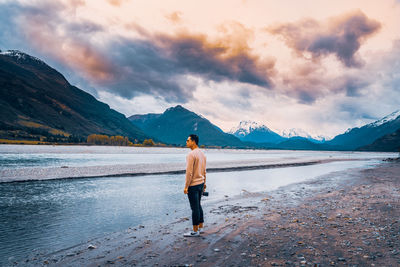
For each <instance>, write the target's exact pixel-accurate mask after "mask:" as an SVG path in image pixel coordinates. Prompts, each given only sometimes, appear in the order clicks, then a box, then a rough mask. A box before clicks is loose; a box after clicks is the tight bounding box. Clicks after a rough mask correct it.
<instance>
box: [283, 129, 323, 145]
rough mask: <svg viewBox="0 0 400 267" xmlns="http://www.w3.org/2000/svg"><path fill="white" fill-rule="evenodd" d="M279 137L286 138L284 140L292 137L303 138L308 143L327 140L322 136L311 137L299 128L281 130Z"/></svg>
mask: <svg viewBox="0 0 400 267" xmlns="http://www.w3.org/2000/svg"><path fill="white" fill-rule="evenodd" d="M281 136H283V137H286V138H292V137H304V138H306V139H309V140H310V141H317V142H325V141H326V140H327V139H329V138H328V137H326V136H323V135H317V136H315V135H311V134H309V133H308V132H306V131H304V130H303V129H299V128H292V129H289V130H283V131H282V132H281Z"/></svg>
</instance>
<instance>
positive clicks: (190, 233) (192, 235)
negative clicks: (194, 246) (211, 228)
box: [183, 231, 200, 237]
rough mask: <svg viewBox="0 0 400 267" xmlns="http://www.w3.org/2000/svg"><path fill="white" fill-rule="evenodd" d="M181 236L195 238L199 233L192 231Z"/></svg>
mask: <svg viewBox="0 0 400 267" xmlns="http://www.w3.org/2000/svg"><path fill="white" fill-rule="evenodd" d="M183 236H185V237H196V236H200V233H199V231H197V232H194V231H190V232H188V233H185V234H183Z"/></svg>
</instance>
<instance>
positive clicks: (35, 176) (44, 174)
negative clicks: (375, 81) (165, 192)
mask: <svg viewBox="0 0 400 267" xmlns="http://www.w3.org/2000/svg"><path fill="white" fill-rule="evenodd" d="M369 160H373V159H371V158H365V159H362V158H358V159H343V158H336V159H335V158H331V159H315V160H308V161H298V160H285V162H284V163H282V162H281V161H271V160H269V163H268V160H244V161H220V162H209V163H208V168H207V172H231V171H248V170H260V169H272V168H287V167H300V166H309V165H316V164H324V163H330V162H338V161H369ZM185 168H186V165H185V163H160V164H131V165H110V166H107V165H103V166H87V167H68V166H61V167H47V168H40V167H32V168H19V169H6V170H0V183H11V182H26V181H44V180H58V179H86V178H108V177H133V176H147V175H166V174H184V173H185ZM154 170H156V171H154Z"/></svg>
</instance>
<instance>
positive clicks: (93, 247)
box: [87, 244, 97, 249]
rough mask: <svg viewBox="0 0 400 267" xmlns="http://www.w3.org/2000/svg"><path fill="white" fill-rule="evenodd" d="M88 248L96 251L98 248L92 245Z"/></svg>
mask: <svg viewBox="0 0 400 267" xmlns="http://www.w3.org/2000/svg"><path fill="white" fill-rule="evenodd" d="M87 248H88V249H95V248H97V247H96V246H95V245H92V244H90V245H89V246H88V247H87Z"/></svg>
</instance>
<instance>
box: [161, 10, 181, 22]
mask: <svg viewBox="0 0 400 267" xmlns="http://www.w3.org/2000/svg"><path fill="white" fill-rule="evenodd" d="M165 18H166V19H167V20H169V21H170V22H172V23H175V24H178V23H180V22H182V12H179V11H175V12H172V13H169V14H167V15H165Z"/></svg>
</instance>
